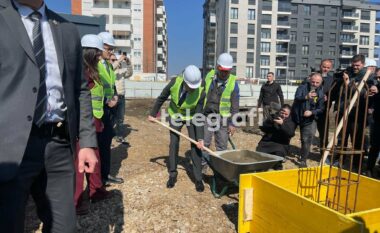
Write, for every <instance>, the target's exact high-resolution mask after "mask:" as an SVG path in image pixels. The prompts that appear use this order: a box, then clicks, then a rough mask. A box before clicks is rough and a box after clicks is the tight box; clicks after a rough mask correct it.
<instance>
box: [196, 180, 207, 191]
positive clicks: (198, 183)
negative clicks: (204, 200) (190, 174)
mask: <svg viewBox="0 0 380 233" xmlns="http://www.w3.org/2000/svg"><path fill="white" fill-rule="evenodd" d="M195 190H197V192H203V191H204V190H205V186H204V185H203V182H202V181H196V182H195Z"/></svg>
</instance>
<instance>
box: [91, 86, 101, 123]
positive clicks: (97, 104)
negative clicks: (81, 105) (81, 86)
mask: <svg viewBox="0 0 380 233" xmlns="http://www.w3.org/2000/svg"><path fill="white" fill-rule="evenodd" d="M94 83H95V85H94V86H93V87H92V89H91V90H90V91H91V103H92V114H93V115H94V117H95V118H97V119H101V118H102V117H103V114H104V112H103V104H104V89H103V86H102V84H100V83H98V82H97V81H95V80H94Z"/></svg>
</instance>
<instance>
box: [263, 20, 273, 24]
mask: <svg viewBox="0 0 380 233" xmlns="http://www.w3.org/2000/svg"><path fill="white" fill-rule="evenodd" d="M261 24H265V25H272V20H269V19H263V20H261Z"/></svg>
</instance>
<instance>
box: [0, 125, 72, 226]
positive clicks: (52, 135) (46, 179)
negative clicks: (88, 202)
mask: <svg viewBox="0 0 380 233" xmlns="http://www.w3.org/2000/svg"><path fill="white" fill-rule="evenodd" d="M61 127H62V128H61ZM61 127H60V128H59V129H57V128H56V127H55V126H52V125H43V126H42V127H41V128H38V127H37V126H33V127H32V131H31V133H30V136H29V140H28V144H27V146H26V149H25V153H24V157H23V160H22V162H21V164H20V166H19V170H18V173H17V175H16V176H15V177H14V178H13V179H12V180H9V181H7V182H5V183H0V231H1V232H7V233H22V232H24V220H25V206H26V203H27V199H28V196H29V194H32V197H33V199H34V200H35V202H36V206H37V214H38V216H39V218H40V220H41V221H42V222H43V232H65V233H66V232H67V233H72V232H75V231H76V215H75V208H74V178H75V175H74V174H75V172H74V162H73V154H72V149H71V145H70V141H69V137H68V134H67V130H65V129H64V128H65V127H64V126H61Z"/></svg>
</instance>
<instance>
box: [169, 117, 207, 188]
mask: <svg viewBox="0 0 380 233" xmlns="http://www.w3.org/2000/svg"><path fill="white" fill-rule="evenodd" d="M169 122H170V127H172V128H173V129H175V130H177V131H181V129H182V127H183V125H184V124H185V123H186V122H183V121H179V122H178V121H177V122H175V125H174V124H173V122H172V121H171V120H169ZM186 127H187V132H188V134H189V137H190V138H192V139H194V140H196V137H195V126H194V125H193V124H190V125H187V126H186ZM179 137H180V136H179V135H178V134H176V133H173V132H172V131H170V144H169V162H168V164H167V167H168V172H169V176H170V177H176V176H177V174H178V172H177V164H178V151H179ZM190 144H191V160H192V162H193V172H194V177H195V180H196V181H201V180H202V164H201V163H202V162H201V161H202V151H201V150H199V149H198V147H197V146H196V145H194V144H192V143H190Z"/></svg>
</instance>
